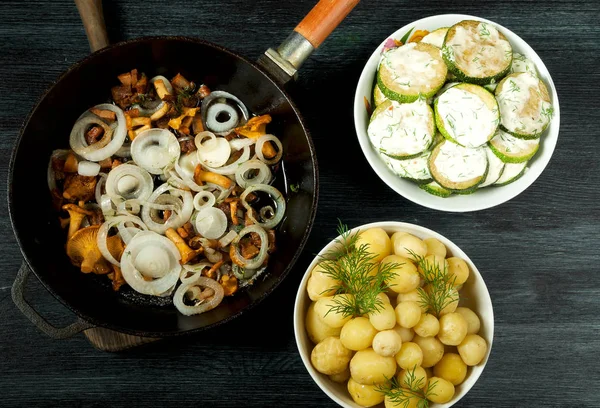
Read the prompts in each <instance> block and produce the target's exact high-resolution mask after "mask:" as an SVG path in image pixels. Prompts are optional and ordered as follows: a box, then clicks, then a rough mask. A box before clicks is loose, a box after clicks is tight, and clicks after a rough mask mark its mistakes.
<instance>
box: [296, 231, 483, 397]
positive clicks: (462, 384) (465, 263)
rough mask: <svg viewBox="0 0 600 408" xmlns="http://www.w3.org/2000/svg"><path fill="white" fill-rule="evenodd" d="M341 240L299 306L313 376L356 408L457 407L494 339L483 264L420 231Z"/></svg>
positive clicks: (323, 255)
mask: <svg viewBox="0 0 600 408" xmlns="http://www.w3.org/2000/svg"><path fill="white" fill-rule="evenodd" d="M338 233H339V236H338V238H337V239H335V240H334V241H332V242H330V243H329V244H328V245H327V246H326V247H325V248H323V250H321V252H320V253H319V254H318V255H317V256H316V257H315V259H314V260H313V262H312V263H311V264H310V266H309V267H308V269H307V271H306V273H305V275H304V277H303V279H302V282H301V284H300V287H299V288H298V293H297V296H296V301H295V307H294V332H295V337H296V344H297V346H298V350H299V352H300V356H301V358H302V361H303V363H304V365H305V367H306V369H307V370H308V372H309V374H310V375H311V377H312V379H313V380H314V381H315V382H316V384H317V385H318V386H319V387H320V388H321V390H323V392H325V394H327V395H328V396H329V397H330V398H331V399H332V400H333V401H335V402H336V403H337V404H339V405H340V406H343V407H348V408H358V407H373V406H377V407H385V408H396V407H398V408H400V407H401V408H411V407H415V408H416V407H435V408H442V407H443V408H447V407H451V406H453V405H454V404H455V403H456V402H457V401H459V400H460V399H461V398H462V397H463V396H464V395H465V394H466V393H467V392H468V391H469V390H470V389H471V388H472V387H473V385H474V384H475V382H476V381H477V379H478V378H479V376H480V375H481V373H482V372H483V369H484V367H485V364H486V363H487V360H488V358H489V355H490V351H491V347H492V340H493V336H494V313H493V308H492V301H491V299H490V295H489V292H488V290H487V287H486V285H485V282H484V281H483V278H482V276H481V274H480V273H479V271H478V270H477V267H476V266H475V265H474V264H473V262H472V261H471V260H470V259H469V257H468V256H467V255H466V254H465V253H464V252H463V251H462V250H461V249H460V248H459V247H458V246H456V245H455V244H454V243H452V242H451V241H450V240H448V239H447V238H445V237H444V236H442V235H440V234H438V233H436V232H434V231H431V230H429V229H427V228H423V227H420V226H417V225H413V224H408V223H402V222H379V223H373V224H367V225H363V226H360V227H356V228H354V229H352V230H348V229H347V228H345V227H343V226H340V229H339V231H338Z"/></svg>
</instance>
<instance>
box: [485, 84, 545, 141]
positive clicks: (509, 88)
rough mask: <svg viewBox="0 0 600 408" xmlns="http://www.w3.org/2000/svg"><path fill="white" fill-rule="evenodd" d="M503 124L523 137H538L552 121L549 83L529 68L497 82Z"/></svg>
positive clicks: (506, 128)
mask: <svg viewBox="0 0 600 408" xmlns="http://www.w3.org/2000/svg"><path fill="white" fill-rule="evenodd" d="M496 99H498V106H499V107H500V116H501V118H502V119H501V120H500V127H501V128H502V130H504V131H506V132H508V133H510V134H511V135H513V136H516V137H519V138H521V139H537V138H539V137H540V136H541V134H542V132H543V131H544V130H545V129H546V128H547V127H548V125H549V124H550V119H552V116H553V115H554V109H553V108H552V104H551V103H550V96H549V95H548V89H547V88H546V85H544V83H543V82H542V81H541V80H540V79H539V78H538V77H536V76H533V75H532V74H530V73H529V72H517V73H514V74H510V75H509V76H507V77H506V78H504V79H503V80H502V81H500V83H499V84H498V88H496Z"/></svg>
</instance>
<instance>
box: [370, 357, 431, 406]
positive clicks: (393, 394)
mask: <svg viewBox="0 0 600 408" xmlns="http://www.w3.org/2000/svg"><path fill="white" fill-rule="evenodd" d="M416 369H417V366H414V367H413V368H412V369H410V370H406V377H405V384H404V386H403V385H401V384H400V382H399V381H398V378H396V377H395V376H394V377H392V378H391V379H388V380H387V381H386V382H385V383H384V384H382V385H379V386H377V388H376V390H377V391H378V392H381V393H383V394H384V395H385V396H386V397H387V398H388V399H389V401H390V402H391V403H392V404H393V406H395V407H400V408H408V407H410V406H413V404H412V401H411V400H412V399H416V400H417V404H416V407H417V408H429V400H428V399H427V398H428V397H429V396H431V395H435V393H434V392H433V390H434V389H435V386H436V385H437V381H433V382H432V383H431V384H424V383H423V378H417V376H416V374H415V370H416ZM424 388H427V390H426V391H424Z"/></svg>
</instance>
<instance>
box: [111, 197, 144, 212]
mask: <svg viewBox="0 0 600 408" xmlns="http://www.w3.org/2000/svg"><path fill="white" fill-rule="evenodd" d="M141 208H142V202H141V201H140V200H138V199H135V198H133V199H130V200H124V201H121V202H120V203H119V204H118V205H117V211H119V212H127V213H130V214H139V212H140V209H141Z"/></svg>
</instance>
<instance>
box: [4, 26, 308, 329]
mask: <svg viewBox="0 0 600 408" xmlns="http://www.w3.org/2000/svg"><path fill="white" fill-rule="evenodd" d="M156 40H162V41H164V40H167V41H186V42H191V43H195V44H201V45H205V46H208V47H212V48H215V49H217V50H219V51H221V52H224V53H226V54H229V55H231V56H233V57H237V58H239V59H241V60H242V61H244V62H245V63H246V64H249V65H251V66H252V67H254V68H256V69H257V70H258V71H259V72H261V73H262V74H263V75H264V76H265V77H266V78H267V79H268V80H269V81H271V82H272V83H273V85H275V87H276V88H277V89H278V90H279V91H280V92H281V93H282V94H283V95H284V96H285V98H286V100H287V101H288V102H289V104H290V106H291V107H292V109H293V111H294V113H295V114H296V116H297V117H298V121H299V122H300V125H301V126H302V130H303V131H304V133H305V135H306V139H307V141H308V145H309V149H310V155H311V158H312V161H313V184H314V195H313V199H312V210H311V214H310V216H309V220H308V225H307V228H306V231H305V232H304V235H303V237H302V239H301V241H300V245H299V247H298V249H297V250H296V252H295V254H294V256H293V258H292V260H291V261H290V263H289V264H288V266H287V267H286V268H285V269H284V270H283V272H282V274H281V276H280V278H279V279H278V280H277V281H276V282H275V283H274V285H273V286H272V287H271V288H269V290H267V291H266V292H265V293H263V294H262V295H261V296H260V297H259V298H257V299H256V300H255V301H253V302H252V303H250V304H249V305H248V306H246V307H245V308H243V309H241V310H240V311H238V312H237V313H235V314H233V315H231V316H229V317H227V318H225V319H223V320H220V321H218V322H215V323H213V324H210V325H207V326H203V327H198V328H194V329H189V330H181V331H168V332H160V331H157V332H146V331H139V330H131V329H129V328H127V327H121V326H119V325H113V324H111V323H110V322H105V321H100V320H97V319H95V318H92V317H90V316H88V315H86V314H84V313H82V312H81V311H80V310H78V309H77V308H75V307H73V306H71V305H70V304H69V303H68V301H67V300H65V299H63V298H62V297H61V296H59V295H58V294H57V293H56V292H55V291H54V290H53V289H52V287H51V285H50V284H48V282H46V280H45V278H44V277H43V275H41V274H38V272H37V271H36V270H35V268H33V267H32V266H31V265H32V263H31V260H30V257H29V255H28V254H27V253H26V252H25V250H24V248H23V243H22V241H21V238H20V236H19V233H18V231H17V229H16V227H15V219H14V217H13V212H14V199H13V187H12V184H13V180H14V164H15V161H16V156H17V152H18V151H19V148H20V146H21V142H22V140H23V135H24V133H25V129H27V126H28V125H29V121H30V120H31V118H32V116H33V115H34V114H35V113H36V112H37V110H38V107H39V105H40V104H41V103H42V101H44V99H45V98H46V96H47V95H48V94H49V93H50V92H51V91H52V89H54V87H55V86H56V85H57V84H58V83H59V82H60V81H62V80H63V78H64V77H66V76H67V75H68V74H70V73H71V72H72V71H74V70H75V69H77V68H79V67H80V66H82V65H85V64H87V63H89V62H90V61H92V60H93V59H94V58H95V57H96V56H98V55H100V54H103V53H105V52H110V50H112V49H114V48H118V47H122V46H125V45H136V44H138V43H143V42H148V41H156ZM318 181H319V166H318V163H317V154H316V151H315V146H314V143H313V140H312V137H311V135H310V132H309V131H308V129H307V128H306V124H305V123H304V118H303V116H302V114H301V113H300V111H299V110H298V107H297V106H296V104H295V103H294V102H293V100H292V98H291V97H290V95H289V94H288V93H287V92H286V91H285V89H283V87H282V86H281V85H280V84H278V83H277V81H276V80H275V79H274V78H273V77H272V76H271V75H270V74H269V73H268V72H266V71H265V70H264V69H263V68H262V67H260V66H259V65H257V64H256V63H254V62H252V61H250V60H248V59H246V58H245V57H243V56H241V55H240V54H237V53H235V52H233V51H231V50H229V49H227V48H225V47H222V46H220V45H217V44H214V43H212V42H209V41H205V40H202V39H198V38H193V37H186V36H148V37H139V38H135V39H131V40H126V41H121V42H118V43H115V44H111V45H109V46H107V47H105V48H102V49H101V50H98V51H96V52H94V53H92V54H90V55H88V56H86V57H85V58H83V59H81V60H80V61H78V62H76V63H74V64H73V65H71V66H70V67H69V68H68V69H67V70H66V71H65V72H63V73H62V74H61V75H60V76H59V77H58V78H57V79H56V80H54V81H52V83H51V84H50V85H49V86H48V87H47V88H46V90H45V91H44V92H43V93H42V95H41V96H40V97H39V98H38V99H37V101H36V103H35V105H34V106H33V108H32V109H31V111H30V112H29V114H28V115H27V116H26V118H25V120H24V121H23V123H22V125H21V128H20V131H19V135H18V137H17V139H16V140H15V142H14V145H13V151H12V154H11V158H10V164H9V172H8V194H7V198H8V214H9V219H10V223H11V227H12V230H13V234H14V236H15V238H16V240H17V244H18V246H19V250H20V252H21V254H22V256H23V259H24V260H25V262H26V263H27V266H28V267H29V269H30V270H31V271H32V272H33V273H34V274H35V276H36V277H37V279H38V280H39V281H40V282H41V283H42V285H43V286H44V288H46V290H47V291H48V292H50V294H52V296H54V298H56V299H57V300H58V301H59V302H60V303H62V304H63V305H64V306H65V307H66V308H67V309H69V310H70V311H72V312H73V313H74V314H75V315H77V316H78V317H79V318H80V319H83V320H84V321H86V322H88V323H90V324H92V325H94V326H97V327H104V328H107V329H111V330H115V331H118V332H121V333H126V334H131V335H134V336H142V337H178V336H182V335H189V334H192V333H198V332H202V331H205V330H208V329H211V328H213V327H217V326H220V325H223V324H225V323H227V322H229V321H231V320H233V319H235V318H236V317H238V316H240V315H242V314H243V313H245V312H247V311H249V310H251V309H252V308H254V307H255V306H256V305H258V304H259V303H261V302H262V301H263V300H264V299H265V298H266V297H267V296H269V295H270V294H271V293H272V292H273V291H274V290H275V289H276V288H277V287H278V286H279V285H280V284H281V282H282V281H283V280H284V279H285V278H286V277H287V275H288V274H289V273H290V271H291V269H292V268H293V267H294V265H295V264H296V262H297V261H298V258H299V257H300V255H301V254H302V250H303V249H304V246H305V245H306V242H307V241H308V238H309V236H310V232H311V230H312V227H313V224H314V221H315V217H316V213H317V204H318V198H319V184H318Z"/></svg>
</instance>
